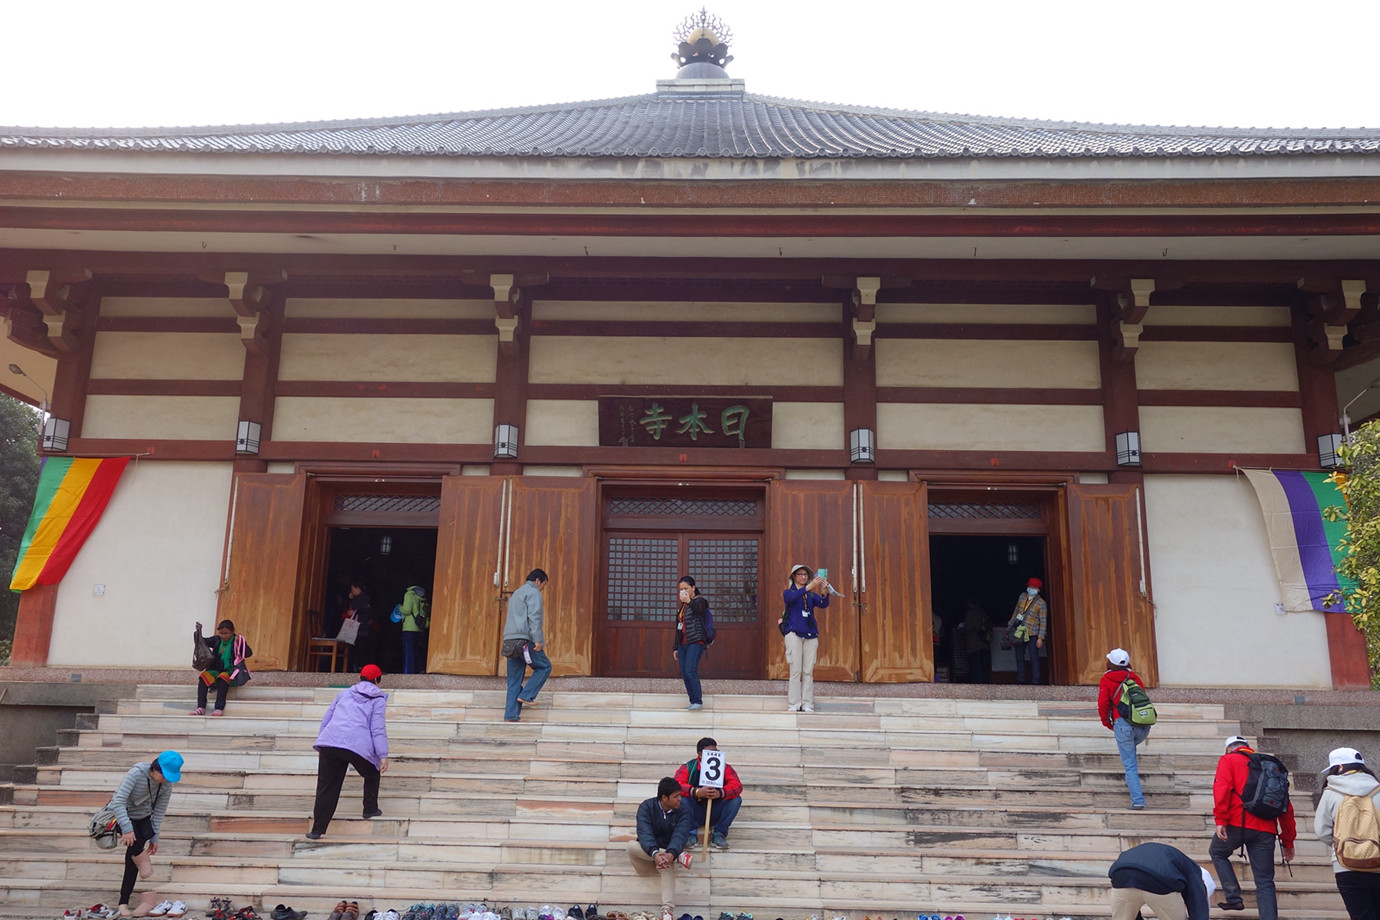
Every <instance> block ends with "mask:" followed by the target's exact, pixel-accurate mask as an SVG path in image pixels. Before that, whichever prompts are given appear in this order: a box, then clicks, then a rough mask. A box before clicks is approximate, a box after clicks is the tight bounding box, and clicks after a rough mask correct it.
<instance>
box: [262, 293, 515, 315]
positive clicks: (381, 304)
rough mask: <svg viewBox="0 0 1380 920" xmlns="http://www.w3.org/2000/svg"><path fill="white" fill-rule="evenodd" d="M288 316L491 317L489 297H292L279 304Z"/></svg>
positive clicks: (491, 302)
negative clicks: (480, 298) (423, 298)
mask: <svg viewBox="0 0 1380 920" xmlns="http://www.w3.org/2000/svg"><path fill="white" fill-rule="evenodd" d="M283 314H284V315H285V316H287V317H288V318H289V319H298V318H302V317H327V318H333V319H334V318H339V319H347V318H358V317H387V318H390V319H400V318H407V319H493V317H494V302H493V301H492V300H407V299H399V300H392V299H387V298H383V299H378V300H358V299H355V298H333V297H293V298H290V299H289V300H288V301H287V303H285V304H283Z"/></svg>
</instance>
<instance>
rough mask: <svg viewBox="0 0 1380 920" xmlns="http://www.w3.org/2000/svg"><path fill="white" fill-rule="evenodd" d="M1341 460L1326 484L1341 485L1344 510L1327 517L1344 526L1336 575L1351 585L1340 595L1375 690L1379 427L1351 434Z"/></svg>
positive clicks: (1379, 614)
mask: <svg viewBox="0 0 1380 920" xmlns="http://www.w3.org/2000/svg"><path fill="white" fill-rule="evenodd" d="M1341 457H1342V460H1343V463H1344V466H1345V468H1346V469H1345V471H1344V472H1338V473H1336V474H1334V475H1333V476H1332V477H1331V478H1332V480H1333V481H1335V482H1338V483H1340V484H1341V487H1342V494H1343V495H1345V496H1346V504H1347V508H1346V511H1341V510H1340V509H1337V508H1332V509H1328V510H1329V512H1330V513H1328V514H1327V517H1328V518H1329V519H1330V520H1345V521H1346V523H1347V532H1346V536H1344V537H1343V538H1342V541H1341V548H1342V550H1343V551H1344V553H1345V555H1344V556H1343V557H1342V561H1341V562H1340V563H1339V564H1338V565H1337V574H1338V575H1340V576H1342V580H1343V581H1345V580H1346V579H1347V578H1350V579H1352V580H1353V581H1354V582H1355V586H1354V587H1350V586H1348V587H1346V588H1344V589H1343V592H1342V593H1343V594H1344V595H1345V599H1346V607H1347V611H1348V612H1349V613H1350V614H1351V618H1352V619H1353V620H1354V621H1355V622H1356V626H1357V628H1359V629H1360V630H1361V631H1362V632H1363V633H1365V634H1366V651H1367V653H1368V655H1369V657H1370V674H1371V685H1372V686H1373V687H1375V689H1380V422H1368V423H1367V424H1365V425H1362V426H1361V427H1360V428H1359V429H1357V430H1356V431H1353V432H1352V433H1351V443H1350V444H1343V445H1342V449H1341Z"/></svg>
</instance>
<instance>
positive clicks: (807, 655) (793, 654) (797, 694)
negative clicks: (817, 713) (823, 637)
mask: <svg viewBox="0 0 1380 920" xmlns="http://www.w3.org/2000/svg"><path fill="white" fill-rule="evenodd" d="M818 651H819V639H818V638H815V639H802V638H801V637H800V636H798V635H796V634H795V633H786V664H788V665H790V668H791V680H790V683H789V684H788V688H789V689H788V690H787V691H786V702H787V703H789V704H790V706H791V708H792V709H799V708H800V706H801V705H803V704H805V703H809V704H810V705H811V706H813V705H814V704H815V654H816V653H817V652H818Z"/></svg>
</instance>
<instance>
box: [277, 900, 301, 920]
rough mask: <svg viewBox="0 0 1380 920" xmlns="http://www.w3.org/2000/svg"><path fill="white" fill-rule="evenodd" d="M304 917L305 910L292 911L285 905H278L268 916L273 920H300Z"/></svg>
mask: <svg viewBox="0 0 1380 920" xmlns="http://www.w3.org/2000/svg"><path fill="white" fill-rule="evenodd" d="M306 915H307V912H306V911H305V910H293V909H292V908H291V907H288V906H287V905H286V904H279V905H278V906H277V907H275V908H273V913H272V914H270V915H269V916H271V917H272V918H273V920H302V918H303V917H305V916H306Z"/></svg>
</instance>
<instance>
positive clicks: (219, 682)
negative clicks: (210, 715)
mask: <svg viewBox="0 0 1380 920" xmlns="http://www.w3.org/2000/svg"><path fill="white" fill-rule="evenodd" d="M209 689H210V688H209V687H207V686H206V681H204V680H201V679H200V678H198V679H197V682H196V704H197V706H199V707H200V708H202V709H205V708H206V696H207V694H206V691H207V690H209ZM229 692H230V681H228V680H224V679H223V678H220V677H217V678H216V708H217V709H220V710H224V709H225V695H226V694H227V693H229Z"/></svg>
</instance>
